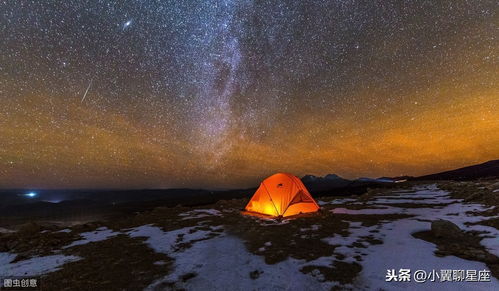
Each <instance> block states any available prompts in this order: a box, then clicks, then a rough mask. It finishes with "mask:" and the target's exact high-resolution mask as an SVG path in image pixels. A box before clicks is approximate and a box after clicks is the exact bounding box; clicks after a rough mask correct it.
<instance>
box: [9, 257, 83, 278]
mask: <svg viewBox="0 0 499 291" xmlns="http://www.w3.org/2000/svg"><path fill="white" fill-rule="evenodd" d="M15 257H16V256H15V255H12V254H8V253H0V266H1V267H2V268H1V269H0V276H39V275H42V274H46V273H50V272H54V271H57V270H59V269H60V267H61V266H62V265H64V264H66V263H69V262H75V261H78V260H80V259H81V258H80V257H77V256H64V255H51V256H45V257H34V258H31V259H28V260H24V261H19V262H16V263H11V262H12V260H14V258H15Z"/></svg>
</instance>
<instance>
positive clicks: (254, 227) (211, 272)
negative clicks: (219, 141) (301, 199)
mask: <svg viewBox="0 0 499 291" xmlns="http://www.w3.org/2000/svg"><path fill="white" fill-rule="evenodd" d="M498 195H499V180H497V179H489V180H480V181H466V182H449V181H438V182H423V181H422V182H410V183H402V184H400V185H397V187H396V188H393V187H392V188H378V189H373V190H370V191H368V192H367V193H365V194H362V195H351V196H324V197H316V199H317V201H318V203H319V204H320V205H321V211H320V212H319V213H315V214H310V215H305V216H301V217H296V218H293V219H286V220H273V219H268V218H262V217H256V216H252V215H244V214H243V213H241V210H242V208H243V207H244V205H245V204H246V202H247V200H248V199H247V198H239V199H229V200H219V201H218V202H216V203H213V204H207V205H198V206H175V207H169V206H164V205H163V206H162V205H156V206H155V205H154V204H153V203H152V202H151V203H150V204H151V205H147V204H148V203H145V204H144V205H143V206H144V207H142V206H141V207H139V209H135V210H134V211H133V210H132V208H130V209H128V210H127V211H117V212H115V213H113V215H111V216H106V217H104V216H99V217H98V219H97V217H94V218H93V219H92V217H91V216H89V217H86V220H85V221H81V222H80V223H78V222H77V221H72V222H71V223H70V224H67V223H66V224H65V221H58V220H57V219H56V220H54V221H52V222H50V221H47V220H44V221H43V223H40V222H36V221H33V222H28V223H25V222H23V224H21V225H20V224H19V223H20V222H21V221H19V220H16V219H14V217H13V216H10V218H9V219H3V228H2V230H1V231H2V233H1V234H0V266H1V268H0V276H6V277H8V276H39V278H40V283H41V286H42V287H43V290H123V289H128V290H141V289H147V290H181V289H187V290H291V289H293V290H330V289H338V290H348V289H361V290H400V289H401V288H409V289H410V290H413V289H416V288H417V289H423V290H435V289H436V288H439V289H445V290H457V289H459V290H497V289H498V287H499V281H498V280H497V278H499V259H498V257H497V256H498V255H499V241H498V237H499V230H498V228H499V227H498V225H499V208H498V206H499V200H498ZM145 205H147V207H145ZM391 269H394V270H395V271H397V272H398V271H399V270H400V269H410V270H411V278H410V279H411V281H410V282H405V281H402V282H401V281H400V280H397V281H395V280H391V281H387V278H388V277H387V273H388V271H389V270H391ZM419 270H423V271H424V272H426V273H427V274H428V275H429V274H432V273H435V274H438V275H439V277H438V278H436V279H435V278H434V280H433V281H434V282H431V278H430V276H428V278H427V280H426V282H421V283H416V282H414V278H413V277H412V275H413V273H415V272H416V271H419ZM446 270H456V271H458V272H455V273H456V274H457V275H456V276H454V277H452V275H451V277H450V278H451V280H450V282H449V281H446V280H444V281H445V282H440V281H442V279H445V278H446V276H445V275H444V273H445V272H446ZM460 270H462V271H463V272H462V274H463V278H462V279H461V278H460V274H461V272H459V271H460ZM473 271H476V272H477V276H478V274H480V275H481V277H480V278H479V279H480V280H478V278H477V280H476V281H479V282H471V281H472V280H471V279H473V277H472V276H471V277H466V275H467V273H468V275H472V274H473ZM487 275H488V276H487ZM440 276H442V277H443V278H442V277H440ZM468 279H469V280H468Z"/></svg>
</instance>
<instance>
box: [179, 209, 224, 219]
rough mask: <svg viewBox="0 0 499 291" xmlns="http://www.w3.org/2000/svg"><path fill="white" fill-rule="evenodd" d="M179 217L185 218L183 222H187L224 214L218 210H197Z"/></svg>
mask: <svg viewBox="0 0 499 291" xmlns="http://www.w3.org/2000/svg"><path fill="white" fill-rule="evenodd" d="M178 216H182V217H183V218H182V220H186V219H195V218H203V217H209V216H222V212H220V211H218V210H216V209H195V210H191V211H187V212H184V213H180V214H179V215H178Z"/></svg>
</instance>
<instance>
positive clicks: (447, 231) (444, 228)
mask: <svg viewBox="0 0 499 291" xmlns="http://www.w3.org/2000/svg"><path fill="white" fill-rule="evenodd" d="M431 232H432V233H433V235H434V236H436V237H442V238H459V237H461V236H462V234H463V233H462V231H461V229H460V228H459V226H457V225H455V224H454V223H452V222H450V221H448V220H443V219H440V220H435V221H433V222H432V223H431Z"/></svg>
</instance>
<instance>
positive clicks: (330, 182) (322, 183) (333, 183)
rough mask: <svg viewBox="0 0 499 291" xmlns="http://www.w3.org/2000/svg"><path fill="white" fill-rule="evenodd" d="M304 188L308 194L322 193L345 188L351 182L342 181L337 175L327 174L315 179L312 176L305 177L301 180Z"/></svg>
mask: <svg viewBox="0 0 499 291" xmlns="http://www.w3.org/2000/svg"><path fill="white" fill-rule="evenodd" d="M301 180H302V182H303V184H305V187H307V189H308V190H309V191H310V192H316V193H320V192H324V191H328V190H330V189H334V188H343V187H347V186H348V185H350V184H351V183H352V181H350V180H347V179H343V178H341V177H340V176H338V175H335V174H329V175H326V176H324V177H317V176H314V175H306V176H303V178H302V179H301Z"/></svg>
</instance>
